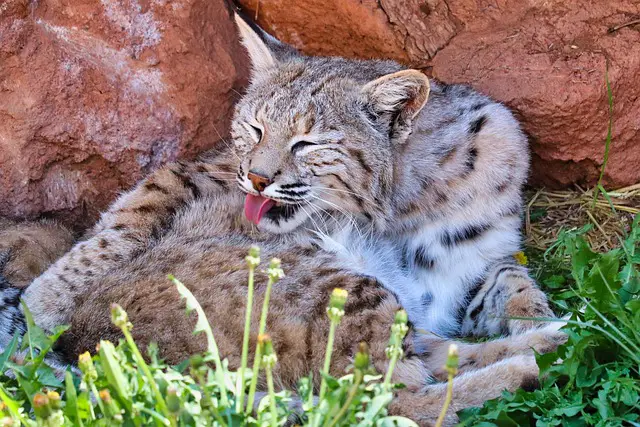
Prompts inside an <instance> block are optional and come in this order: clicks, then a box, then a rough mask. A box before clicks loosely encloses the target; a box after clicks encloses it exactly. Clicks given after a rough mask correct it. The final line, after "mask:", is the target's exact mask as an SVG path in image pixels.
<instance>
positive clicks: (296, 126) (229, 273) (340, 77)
mask: <svg viewBox="0 0 640 427" xmlns="http://www.w3.org/2000/svg"><path fill="white" fill-rule="evenodd" d="M239 27H240V29H241V34H242V36H243V38H244V43H245V45H246V46H247V49H248V51H249V54H250V56H251V58H252V61H253V63H254V68H255V69H254V73H253V79H252V83H251V85H250V87H249V88H248V91H247V94H246V96H245V97H244V98H243V99H242V100H241V102H240V103H239V104H238V106H237V110H236V116H235V118H234V121H233V124H232V130H233V140H234V148H235V150H234V152H226V151H225V152H224V153H219V154H218V155H213V154H205V155H203V156H202V157H201V158H200V159H198V160H197V161H194V162H190V163H174V164H170V165H167V166H165V167H163V168H161V169H159V170H158V171H156V172H154V173H153V174H152V175H150V176H149V177H147V178H146V179H145V180H143V181H142V182H140V183H139V184H138V185H137V186H136V187H135V188H133V189H132V190H131V191H129V192H127V193H125V194H123V195H122V196H121V197H120V198H119V199H118V200H117V201H115V202H114V204H113V205H112V206H111V207H110V208H109V209H108V210H107V211H106V212H105V213H103V214H102V216H101V219H100V221H99V222H98V223H97V225H96V226H95V227H94V228H93V229H92V230H90V231H89V232H88V233H87V234H86V235H85V236H84V238H83V239H81V240H80V241H79V242H77V243H76V244H75V245H74V246H73V248H72V249H71V250H70V251H69V252H67V253H66V255H64V256H63V257H62V258H60V259H58V260H57V261H56V262H54V263H53V264H52V265H51V266H50V267H49V268H48V269H47V270H46V271H45V272H44V273H43V274H42V275H40V276H39V277H37V278H36V279H35V280H34V281H33V282H32V283H31V284H30V285H29V287H28V288H27V289H26V290H25V291H24V294H23V297H24V300H25V302H26V303H27V305H28V306H29V308H30V310H31V311H32V313H33V315H34V318H35V320H36V322H37V323H38V324H39V325H40V326H42V327H44V328H53V327H54V326H56V325H58V324H70V325H71V329H70V330H69V331H68V332H67V333H65V334H64V335H63V338H62V342H61V348H60V352H61V354H62V355H63V356H66V357H67V358H68V360H74V358H75V356H76V355H77V354H78V353H79V352H81V351H84V350H88V349H93V348H94V345H95V342H96V341H97V340H98V339H100V338H107V339H109V338H111V339H116V337H117V336H118V334H117V331H116V330H115V329H114V328H113V327H112V326H111V325H110V323H109V319H108V316H107V314H106V313H107V312H108V307H109V304H110V303H112V302H116V303H119V304H120V305H121V306H123V308H124V309H125V310H127V312H128V313H129V315H130V318H131V320H132V322H133V323H134V325H135V326H136V327H135V328H134V329H133V334H134V337H135V338H136V340H138V341H139V342H140V343H141V344H142V345H144V344H145V343H148V342H150V341H152V340H153V341H156V342H158V343H159V345H160V348H161V349H162V353H163V356H164V357H165V358H166V359H167V360H168V361H169V362H170V363H176V362H179V361H181V360H183V359H184V358H185V357H186V356H187V355H188V354H190V353H193V352H196V351H201V350H203V348H204V347H203V345H204V343H203V342H202V340H201V337H194V336H193V335H192V334H191V331H192V329H193V326H194V324H193V321H194V319H190V318H185V316H184V314H183V310H182V308H183V307H182V303H181V301H180V299H179V297H178V295H177V293H176V291H175V289H174V288H173V287H172V286H171V285H170V283H168V282H167V280H166V275H167V274H168V273H172V274H174V275H175V276H177V277H179V278H180V279H182V280H183V281H184V282H185V284H186V285H187V286H188V287H189V288H190V289H191V290H192V292H193V293H194V294H195V295H196V297H197V298H198V300H199V301H200V303H201V304H202V306H203V308H204V309H205V311H206V312H207V315H208V317H209V318H210V319H211V320H212V325H213V327H214V333H215V335H216V339H217V340H218V345H219V347H220V350H221V353H222V354H223V355H224V356H225V357H228V358H229V362H230V366H231V367H232V368H234V367H237V366H238V363H239V357H238V355H239V354H240V349H239V345H240V343H241V341H242V339H241V336H242V328H243V325H242V320H241V319H242V318H243V315H242V314H243V313H244V301H245V296H246V295H245V293H246V287H245V286H244V283H245V281H246V266H245V262H244V256H245V254H246V251H247V248H248V246H249V245H250V244H252V243H257V244H259V245H260V246H261V248H262V249H263V259H268V258H270V257H272V256H277V257H279V258H281V259H282V261H283V264H284V266H285V267H286V272H287V277H286V278H285V279H284V280H283V281H282V282H280V283H278V285H277V286H276V287H275V288H274V291H273V295H272V297H271V298H272V303H271V311H270V314H269V321H268V329H269V331H270V333H271V334H272V336H273V338H274V346H275V350H276V352H277V353H278V355H279V360H280V363H279V364H278V368H277V372H276V378H277V383H278V385H279V386H287V387H292V386H293V385H294V384H295V381H296V380H297V379H298V378H299V377H300V376H301V375H305V374H307V373H308V372H309V371H315V372H317V371H318V370H319V369H320V368H321V366H322V361H323V357H324V343H325V337H326V334H327V332H328V321H327V318H326V313H325V311H324V309H325V307H326V304H327V302H328V297H329V294H330V291H331V289H333V288H334V287H342V288H345V289H346V290H348V291H349V295H350V296H349V302H348V304H347V307H346V315H345V318H344V320H343V322H342V324H341V326H340V328H339V329H338V336H337V337H336V344H335V350H334V357H333V359H332V366H331V372H332V373H334V374H336V375H337V374H340V373H343V372H344V370H345V369H346V367H347V366H348V364H349V363H350V361H351V359H350V358H351V356H352V355H353V353H354V351H355V346H356V345H357V343H358V342H359V341H367V342H368V343H369V345H370V348H371V352H372V358H373V360H374V363H375V364H376V368H377V369H378V370H379V371H381V372H384V371H385V369H386V364H385V360H386V358H385V356H384V349H385V347H386V345H387V340H388V331H389V326H390V324H391V322H392V321H393V315H394V313H395V311H396V310H398V309H399V308H400V307H401V306H402V307H405V308H406V309H407V310H408V312H409V314H410V320H411V322H412V325H411V331H410V333H409V335H408V337H407V338H406V340H405V344H404V345H405V355H406V357H405V358H404V359H403V360H402V361H401V362H400V363H399V365H398V366H397V368H396V370H395V371H394V376H395V378H394V379H395V381H399V382H403V383H405V384H406V385H407V388H406V389H404V390H401V391H399V398H398V399H397V400H396V401H395V403H394V404H393V405H392V411H393V412H394V413H397V414H403V415H407V416H410V417H412V418H413V419H415V420H417V421H418V422H419V423H420V424H422V425H432V423H433V422H434V420H435V419H436V417H437V416H438V414H439V412H440V409H441V407H442V402H443V400H444V396H445V393H446V388H445V385H444V384H443V383H440V382H439V380H441V379H442V378H443V376H444V373H443V371H442V365H443V363H442V361H443V360H444V358H445V357H446V353H447V349H448V346H449V344H451V343H452V342H456V341H454V340H453V337H454V336H455V335H458V334H461V333H463V332H464V333H466V334H476V335H487V334H493V333H505V332H506V333H509V334H510V335H509V336H506V337H504V338H501V339H499V340H495V341H490V342H486V343H482V344H467V343H463V342H457V344H458V345H459V347H460V351H461V374H460V375H459V376H458V377H457V378H456V379H455V382H454V393H456V399H455V400H454V406H455V408H454V409H460V408H463V407H468V406H476V405H479V404H481V403H482V402H483V401H484V400H486V399H489V398H493V397H497V396H498V395H499V394H500V393H501V391H502V390H504V389H509V390H513V389H515V388H518V387H526V388H532V387H535V385H536V383H537V372H538V369H537V366H536V363H535V359H534V356H533V353H532V349H534V350H536V351H539V352H547V351H551V350H553V349H554V348H555V347H556V346H557V345H558V344H560V343H561V342H562V341H563V339H564V335H562V334H560V333H558V332H557V331H555V330H552V329H549V328H545V329H533V328H532V325H529V324H523V323H518V324H516V323H514V322H511V321H506V320H504V319H503V317H504V316H505V315H510V314H512V313H518V315H527V314H534V313H538V312H539V310H548V307H547V305H546V300H545V299H544V295H542V294H541V293H540V291H539V290H538V288H537V287H536V285H535V283H534V282H533V281H532V280H531V279H529V278H528V275H527V274H526V270H524V269H523V268H521V267H518V266H515V265H513V264H511V263H509V262H508V259H509V257H510V256H511V255H512V254H513V253H514V252H515V251H516V250H517V249H518V248H519V243H520V237H519V232H518V226H519V217H518V216H519V213H520V211H521V194H520V191H521V189H520V187H521V185H522V182H523V181H524V177H525V175H526V172H527V162H528V157H527V150H526V144H525V140H524V137H523V136H522V133H521V132H520V130H519V127H518V125H517V123H516V122H515V120H514V119H513V117H512V116H511V114H510V113H509V112H508V111H507V110H506V109H505V108H504V107H503V106H501V105H499V104H497V103H495V102H493V101H491V100H490V99H488V98H486V97H484V96H482V95H479V94H477V93H475V92H473V91H472V90H470V89H468V88H466V87H463V86H445V85H441V84H439V83H436V82H431V83H430V82H429V81H428V80H427V79H426V78H425V77H424V76H422V74H420V73H418V72H417V71H413V70H404V69H403V68H402V67H401V66H400V65H398V64H396V63H393V62H388V61H349V60H345V59H340V58H307V57H303V56H300V55H298V54H297V53H296V52H294V51H292V50H291V49H289V48H288V47H286V46H284V45H281V44H277V42H276V41H275V40H273V39H272V38H270V37H267V36H264V35H260V34H259V33H257V32H254V31H252V30H251V29H250V28H248V27H247V25H246V24H245V23H243V22H239ZM429 91H430V92H431V96H430V97H429V100H428V101H427V96H428V95H429ZM250 171H258V172H259V173H260V174H261V175H263V176H267V177H268V178H269V179H270V180H271V181H272V183H271V184H270V185H269V186H268V187H267V188H266V189H265V190H264V191H263V192H262V193H261V195H262V196H264V197H269V198H272V199H274V200H276V201H277V202H278V203H279V205H278V209H276V211H275V213H274V214H273V215H271V216H265V217H264V218H263V220H262V221H261V222H260V226H259V227H258V228H257V229H256V228H255V227H254V226H253V225H251V224H250V223H249V222H248V221H247V220H246V219H245V218H244V217H243V215H242V203H243V197H244V195H243V193H242V192H241V191H238V185H239V186H240V189H241V190H243V191H244V192H246V193H252V192H254V190H253V189H252V187H251V183H250V180H249V179H248V173H249V172H250ZM257 282H258V288H257V291H256V294H257V295H256V299H257V301H256V302H255V303H256V304H257V305H258V306H259V305H260V304H261V298H262V296H263V293H264V283H265V277H264V275H263V274H262V273H260V274H259V276H258V280H257ZM523 287H524V288H525V289H522V288H523ZM9 289H10V288H9V287H7V286H5V287H3V288H2V289H0V291H1V292H2V295H4V294H5V293H6V292H9V291H8V290H9ZM13 302H15V304H9V306H10V307H8V306H5V307H4V308H3V309H2V310H0V312H4V311H7V310H9V312H10V311H11V310H17V300H16V301H13ZM100 313H104V315H100ZM257 321H258V319H257V318H254V319H253V323H254V334H253V335H252V337H251V339H252V343H255V339H256V336H255V330H256V329H257V327H255V326H256V324H257ZM8 332H9V331H8V329H7V327H6V326H5V323H4V322H3V323H2V324H1V325H0V335H1V336H2V337H5V336H6V335H7V334H8ZM3 339H4V338H3ZM252 346H253V345H252ZM316 378H318V376H316ZM455 420H456V418H455V414H454V412H453V411H449V415H448V418H447V420H446V424H447V425H452V424H453V423H454V422H455Z"/></svg>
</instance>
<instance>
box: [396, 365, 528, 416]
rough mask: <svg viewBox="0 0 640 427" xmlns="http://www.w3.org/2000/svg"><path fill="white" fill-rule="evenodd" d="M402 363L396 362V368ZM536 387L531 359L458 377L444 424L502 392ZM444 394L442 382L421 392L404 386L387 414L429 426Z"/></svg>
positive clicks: (438, 411)
mask: <svg viewBox="0 0 640 427" xmlns="http://www.w3.org/2000/svg"><path fill="white" fill-rule="evenodd" d="M403 363H404V361H403V362H400V363H399V365H398V368H401V367H402V364H403ZM415 374H416V373H414V375H415ZM395 380H396V381H397V382H403V378H401V377H398V376H396V378H395ZM538 385H539V383H538V366H537V365H536V361H535V358H534V357H533V356H515V357H511V358H507V359H504V360H502V361H500V362H497V363H494V364H492V365H489V366H487V367H485V368H482V369H479V370H476V371H471V372H467V373H462V374H459V375H457V376H456V377H455V378H454V380H453V399H452V401H451V406H450V407H449V410H448V411H447V415H446V418H445V422H444V425H445V426H452V425H455V424H456V422H457V421H458V417H457V416H456V412H457V411H459V410H461V409H464V408H469V407H472V406H480V405H482V404H483V403H484V402H485V401H486V400H488V399H493V398H496V397H499V396H500V394H501V393H502V391H503V390H510V391H514V390H516V389H518V388H524V389H525V390H529V391H531V390H533V389H535V388H537V387H538ZM446 392H447V384H446V383H444V382H442V383H435V384H430V385H427V386H425V387H424V388H423V389H422V390H412V389H411V388H409V387H408V388H407V389H404V390H401V391H399V392H398V394H397V396H396V398H395V399H394V400H393V402H391V405H390V406H389V411H390V412H391V413H392V414H395V415H402V416H405V417H409V418H411V419H412V420H414V421H416V422H417V423H418V424H420V425H422V426H433V425H434V424H435V422H436V420H437V418H438V416H439V415H440V411H441V410H442V406H443V405H444V401H445V396H446Z"/></svg>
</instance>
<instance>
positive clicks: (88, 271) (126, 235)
mask: <svg viewBox="0 0 640 427" xmlns="http://www.w3.org/2000/svg"><path fill="white" fill-rule="evenodd" d="M231 172H232V169H230V168H226V169H225V168H224V167H221V166H217V165H215V164H211V163H208V162H193V163H180V162H179V163H173V164H170V165H167V166H165V167H163V168H161V169H159V170H157V171H156V172H155V173H153V174H152V175H150V176H149V177H148V178H147V179H145V180H143V181H142V182H140V183H139V184H138V185H137V186H136V187H135V188H134V189H133V190H131V191H129V192H128V193H125V194H124V195H123V196H121V197H120V198H119V199H118V200H116V202H115V203H114V204H113V205H112V206H111V207H110V208H109V210H108V211H106V212H105V213H103V214H102V216H101V218H100V221H99V222H98V224H97V225H96V226H95V227H94V228H93V230H92V232H91V233H90V234H89V235H88V236H89V237H87V238H86V240H84V241H81V242H79V243H78V244H76V245H75V246H74V247H73V248H72V249H71V250H70V251H69V252H68V253H67V254H66V255H65V256H64V257H62V258H61V259H59V260H58V261H57V262H56V263H55V264H53V265H52V266H51V267H50V268H49V269H48V270H47V271H46V272H45V273H44V274H42V275H41V276H39V277H38V278H36V279H35V280H34V281H33V283H32V284H31V285H30V286H29V287H28V288H27V290H26V291H25V293H24V299H25V302H26V303H27V305H28V307H29V309H30V310H31V311H32V313H33V315H34V318H35V319H36V321H37V322H38V324H39V325H40V326H41V327H43V328H45V329H51V328H53V327H55V326H56V325H60V324H64V323H67V322H69V320H70V316H71V314H72V313H73V311H74V307H75V302H74V300H75V298H78V297H81V295H82V294H83V292H84V290H85V289H87V288H89V287H91V286H93V284H94V283H96V281H99V280H100V278H101V277H102V276H103V275H105V274H107V273H108V272H109V271H110V270H112V269H114V268H117V267H118V266H119V265H122V264H123V263H127V262H129V261H130V260H131V259H132V258H133V257H135V256H136V254H138V253H139V252H140V251H143V250H144V249H145V247H147V245H148V244H150V243H151V242H152V241H153V240H154V239H157V238H159V237H161V236H162V235H163V234H164V233H165V232H166V231H167V229H168V228H169V227H170V225H171V221H172V219H173V217H174V215H175V212H176V211H177V210H179V209H180V208H181V207H183V206H184V205H186V204H187V203H189V202H190V201H191V200H193V199H195V198H198V197H200V196H201V195H213V194H216V193H218V192H221V191H224V190H226V189H227V186H228V185H229V184H228V183H230V181H227V179H228V178H229V177H231V176H233V175H229V174H230V173H231ZM234 173H235V171H234Z"/></svg>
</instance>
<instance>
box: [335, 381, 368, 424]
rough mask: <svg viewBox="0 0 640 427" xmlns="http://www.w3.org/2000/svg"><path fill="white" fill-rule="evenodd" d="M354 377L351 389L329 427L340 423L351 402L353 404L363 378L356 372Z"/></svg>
mask: <svg viewBox="0 0 640 427" xmlns="http://www.w3.org/2000/svg"><path fill="white" fill-rule="evenodd" d="M354 376H355V378H354V382H353V385H352V386H351V388H350V389H349V394H348V395H347V400H345V401H344V404H343V405H342V407H341V408H340V410H339V411H338V413H337V414H336V416H335V417H333V420H332V421H331V424H329V427H334V426H335V425H336V424H337V423H338V421H340V419H341V418H342V417H343V416H344V414H345V413H346V412H347V410H348V409H349V406H351V402H353V398H354V397H355V396H356V393H357V392H358V387H360V384H361V383H362V377H363V376H362V372H361V371H359V370H357V371H356V372H355V374H354Z"/></svg>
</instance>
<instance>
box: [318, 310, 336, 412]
mask: <svg viewBox="0 0 640 427" xmlns="http://www.w3.org/2000/svg"><path fill="white" fill-rule="evenodd" d="M337 327H338V322H335V321H333V320H332V321H331V326H330V327H329V339H328V340H327V350H326V352H325V355H324V367H323V368H322V370H323V372H324V373H325V374H327V375H329V368H330V367H331V353H333V341H334V339H335V335H336V328H337ZM326 392H327V381H326V380H325V379H324V376H323V377H322V381H321V382H320V395H319V396H318V403H320V402H321V401H322V398H323V397H324V394H325V393H326Z"/></svg>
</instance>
